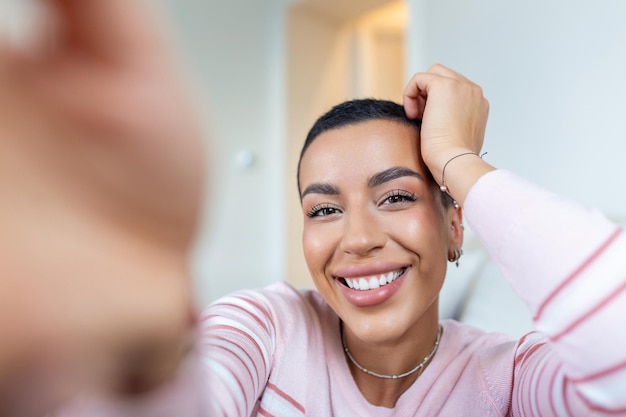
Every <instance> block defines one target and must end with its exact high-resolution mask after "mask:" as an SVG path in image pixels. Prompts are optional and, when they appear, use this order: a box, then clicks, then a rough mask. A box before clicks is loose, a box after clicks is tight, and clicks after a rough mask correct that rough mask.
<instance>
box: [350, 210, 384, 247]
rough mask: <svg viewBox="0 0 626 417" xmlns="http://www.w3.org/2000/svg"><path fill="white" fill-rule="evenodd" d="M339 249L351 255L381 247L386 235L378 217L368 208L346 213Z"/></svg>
mask: <svg viewBox="0 0 626 417" xmlns="http://www.w3.org/2000/svg"><path fill="white" fill-rule="evenodd" d="M346 214H347V215H345V217H344V219H345V225H344V230H343V236H342V238H341V244H340V249H341V250H342V251H343V252H345V253H349V254H352V255H357V256H365V255H368V254H369V253H370V252H371V251H373V250H374V249H378V248H382V247H383V246H385V242H386V241H387V237H386V236H387V235H386V233H385V231H384V229H383V227H382V225H381V223H380V219H378V218H377V217H376V216H375V215H374V214H373V213H370V212H369V211H368V210H363V211H358V212H357V211H352V212H348V213H346Z"/></svg>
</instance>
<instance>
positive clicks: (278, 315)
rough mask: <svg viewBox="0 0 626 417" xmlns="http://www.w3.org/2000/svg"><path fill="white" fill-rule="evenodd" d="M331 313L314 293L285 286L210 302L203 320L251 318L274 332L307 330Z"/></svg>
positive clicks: (273, 285)
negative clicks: (291, 329)
mask: <svg viewBox="0 0 626 417" xmlns="http://www.w3.org/2000/svg"><path fill="white" fill-rule="evenodd" d="M333 314H334V313H333V312H332V310H331V309H330V307H329V306H328V305H327V304H326V302H325V301H324V300H323V299H322V297H321V296H320V295H319V293H318V292H317V291H314V290H298V289H296V288H294V287H292V286H291V285H289V284H287V283H285V282H277V283H275V284H272V285H269V286H267V287H264V288H258V289H248V290H242V291H237V292H235V293H232V294H230V295H227V296H225V297H222V298H220V299H218V300H216V301H215V302H213V303H212V304H211V305H210V306H209V307H208V308H207V309H206V310H205V311H204V312H203V317H208V316H210V317H215V316H218V317H222V318H224V317H230V318H232V319H234V320H242V319H243V320H245V319H248V320H249V319H250V318H252V319H253V320H255V321H257V322H263V324H264V325H265V326H267V327H271V328H274V329H282V330H285V329H288V328H293V327H294V326H296V325H303V327H309V326H310V325H313V324H315V323H317V322H319V321H320V320H324V319H327V318H329V317H331V316H332V315H333Z"/></svg>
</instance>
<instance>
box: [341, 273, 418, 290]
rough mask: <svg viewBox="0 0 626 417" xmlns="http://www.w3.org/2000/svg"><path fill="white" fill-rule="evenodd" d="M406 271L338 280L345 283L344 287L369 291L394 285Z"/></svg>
mask: <svg viewBox="0 0 626 417" xmlns="http://www.w3.org/2000/svg"><path fill="white" fill-rule="evenodd" d="M405 269H406V268H402V269H399V270H397V271H391V272H388V273H383V274H377V275H371V276H365V277H355V278H343V277H338V278H339V279H340V280H342V281H343V282H342V283H343V284H344V285H346V286H348V287H349V288H351V289H353V290H359V291H368V290H375V289H376V288H380V287H383V286H385V285H387V284H390V283H392V282H393V281H395V280H396V279H398V277H400V276H401V275H402V274H403V273H404V271H405Z"/></svg>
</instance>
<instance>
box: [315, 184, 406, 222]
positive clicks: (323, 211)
mask: <svg viewBox="0 0 626 417" xmlns="http://www.w3.org/2000/svg"><path fill="white" fill-rule="evenodd" d="M392 198H393V199H398V200H399V201H389V199H392ZM415 200H417V198H416V197H415V193H411V192H408V191H404V190H393V191H391V192H389V193H387V194H386V195H385V196H384V197H383V198H382V202H381V203H380V204H381V205H384V204H402V203H405V202H407V201H408V202H413V201H415ZM331 210H332V212H331V213H328V211H331ZM337 212H339V209H337V208H335V207H333V206H331V205H329V204H317V205H315V206H313V207H311V210H309V211H308V212H307V213H306V215H307V217H309V218H312V217H326V216H330V215H333V214H336V213H337Z"/></svg>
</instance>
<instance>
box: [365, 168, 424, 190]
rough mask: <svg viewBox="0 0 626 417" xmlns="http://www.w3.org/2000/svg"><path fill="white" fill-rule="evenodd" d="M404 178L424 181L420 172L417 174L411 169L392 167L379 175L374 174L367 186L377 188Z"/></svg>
mask: <svg viewBox="0 0 626 417" xmlns="http://www.w3.org/2000/svg"><path fill="white" fill-rule="evenodd" d="M402 177H415V178H418V179H420V180H422V181H424V177H423V176H422V175H421V174H420V173H419V172H415V171H413V170H412V169H409V168H403V167H392V168H389V169H386V170H384V171H381V172H379V173H377V174H374V175H373V176H372V177H371V178H370V179H369V181H368V182H367V186H368V187H370V188H372V187H376V186H378V185H381V184H384V183H386V182H388V181H392V180H395V179H397V178H402Z"/></svg>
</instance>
